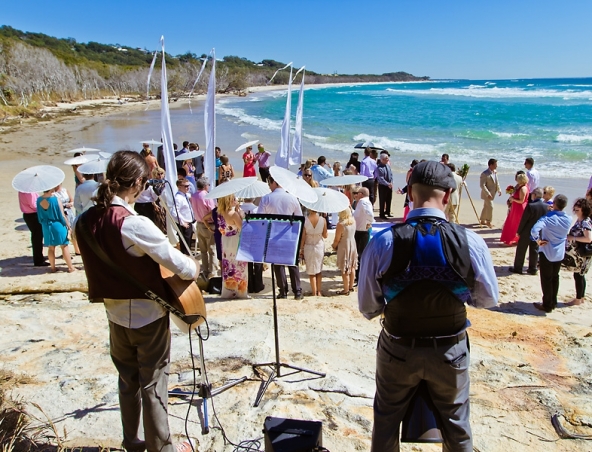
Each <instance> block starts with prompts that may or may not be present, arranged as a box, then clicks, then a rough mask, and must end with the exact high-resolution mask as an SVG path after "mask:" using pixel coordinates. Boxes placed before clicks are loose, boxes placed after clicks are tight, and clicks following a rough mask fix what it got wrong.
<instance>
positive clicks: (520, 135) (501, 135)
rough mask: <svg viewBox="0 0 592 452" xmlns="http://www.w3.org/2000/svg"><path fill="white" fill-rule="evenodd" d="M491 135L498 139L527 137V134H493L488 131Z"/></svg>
mask: <svg viewBox="0 0 592 452" xmlns="http://www.w3.org/2000/svg"><path fill="white" fill-rule="evenodd" d="M490 132H491V133H493V134H494V135H497V136H498V137H500V138H512V137H527V136H528V134H526V133H510V132H495V131H493V130H490Z"/></svg>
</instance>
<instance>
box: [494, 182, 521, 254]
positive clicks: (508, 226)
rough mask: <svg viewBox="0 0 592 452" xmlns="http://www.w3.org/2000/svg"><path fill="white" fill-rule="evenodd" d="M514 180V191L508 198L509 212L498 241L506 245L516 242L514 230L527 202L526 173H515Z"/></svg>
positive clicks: (516, 237) (516, 228) (515, 230)
mask: <svg viewBox="0 0 592 452" xmlns="http://www.w3.org/2000/svg"><path fill="white" fill-rule="evenodd" d="M516 182H517V184H516V187H515V188H514V193H512V196H510V198H509V199H508V203H509V204H510V213H509V214H508V218H506V222H505V223H504V227H503V229H502V235H501V237H500V241H501V242H503V243H505V244H506V245H515V244H516V243H517V242H518V236H517V235H516V232H517V231H518V225H519V224H520V220H521V219H522V214H523V213H524V209H526V205H527V204H528V185H527V184H528V177H526V174H517V175H516Z"/></svg>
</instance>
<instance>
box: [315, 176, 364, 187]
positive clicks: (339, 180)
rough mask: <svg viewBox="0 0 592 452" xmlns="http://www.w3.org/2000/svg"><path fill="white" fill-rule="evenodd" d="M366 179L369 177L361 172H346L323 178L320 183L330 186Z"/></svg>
mask: <svg viewBox="0 0 592 452" xmlns="http://www.w3.org/2000/svg"><path fill="white" fill-rule="evenodd" d="M366 180H368V178H367V177H366V176H362V175H360V174H346V175H345V176H337V177H328V178H327V179H324V180H322V181H321V182H320V183H321V185H325V186H327V187H329V186H335V185H350V184H359V183H361V182H364V181H366Z"/></svg>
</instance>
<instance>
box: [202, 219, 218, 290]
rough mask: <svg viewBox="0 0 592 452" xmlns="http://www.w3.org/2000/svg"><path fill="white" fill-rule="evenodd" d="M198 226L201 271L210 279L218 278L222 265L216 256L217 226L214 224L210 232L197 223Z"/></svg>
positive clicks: (204, 226)
mask: <svg viewBox="0 0 592 452" xmlns="http://www.w3.org/2000/svg"><path fill="white" fill-rule="evenodd" d="M196 225H197V246H198V247H199V252H200V254H201V269H202V271H203V272H204V273H205V274H206V276H207V277H208V278H209V277H212V276H216V275H217V274H218V273H219V270H220V264H219V262H218V257H217V256H216V241H215V240H214V231H213V228H214V227H215V226H214V225H213V224H212V226H211V228H212V231H210V230H209V229H208V227H207V226H206V225H205V224H203V223H200V222H197V223H196Z"/></svg>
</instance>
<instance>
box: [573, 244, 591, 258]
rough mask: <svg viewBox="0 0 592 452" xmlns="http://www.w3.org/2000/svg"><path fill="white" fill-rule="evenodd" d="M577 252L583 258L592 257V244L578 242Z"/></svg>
mask: <svg viewBox="0 0 592 452" xmlns="http://www.w3.org/2000/svg"><path fill="white" fill-rule="evenodd" d="M576 252H577V253H578V254H579V255H580V256H581V257H592V243H584V242H577V245H576Z"/></svg>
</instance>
